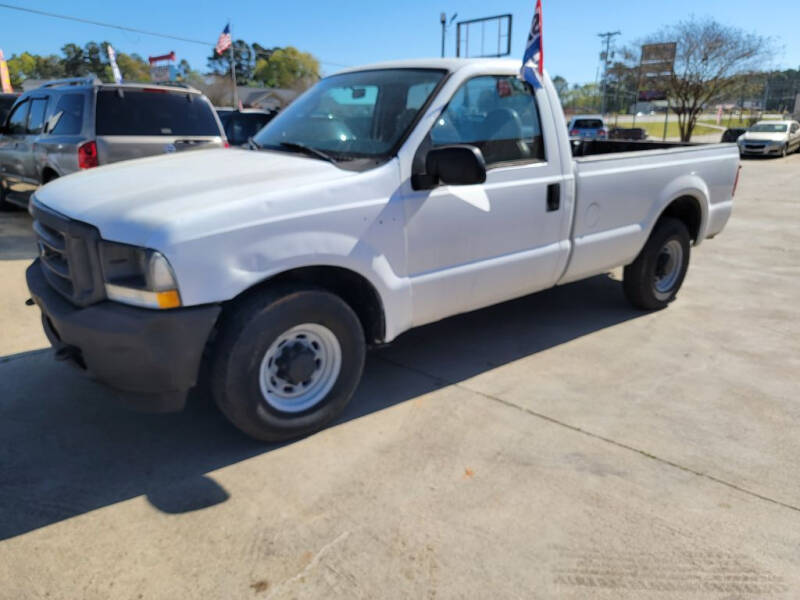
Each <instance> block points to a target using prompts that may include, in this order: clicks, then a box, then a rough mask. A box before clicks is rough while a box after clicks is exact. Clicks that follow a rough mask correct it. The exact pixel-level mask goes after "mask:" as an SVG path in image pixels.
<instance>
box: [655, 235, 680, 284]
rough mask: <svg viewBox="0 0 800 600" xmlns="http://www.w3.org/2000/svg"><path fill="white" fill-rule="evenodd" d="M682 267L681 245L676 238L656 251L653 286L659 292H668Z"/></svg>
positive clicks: (675, 281)
mask: <svg viewBox="0 0 800 600" xmlns="http://www.w3.org/2000/svg"><path fill="white" fill-rule="evenodd" d="M682 268H683V246H681V243H680V242H679V241H678V240H670V241H668V242H667V243H666V244H664V247H663V248H662V249H661V252H659V253H658V258H656V269H655V274H654V276H653V287H654V288H655V290H656V292H657V293H659V294H669V293H670V292H671V291H672V289H673V288H674V287H675V284H676V283H677V281H678V278H679V277H680V275H681V269H682Z"/></svg>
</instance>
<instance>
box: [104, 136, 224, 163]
mask: <svg viewBox="0 0 800 600" xmlns="http://www.w3.org/2000/svg"><path fill="white" fill-rule="evenodd" d="M222 146H223V141H222V138H221V137H220V136H205V137H202V136H194V137H177V136H139V135H102V136H98V137H97V157H98V159H99V161H100V164H101V165H107V164H109V163H114V162H119V161H121V160H132V159H134V158H144V157H145V156H156V155H158V154H172V153H174V152H183V151H186V150H197V149H201V148H222Z"/></svg>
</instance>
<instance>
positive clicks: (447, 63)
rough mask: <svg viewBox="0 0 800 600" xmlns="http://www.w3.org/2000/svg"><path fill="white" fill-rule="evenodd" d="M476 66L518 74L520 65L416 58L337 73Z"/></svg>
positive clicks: (516, 62) (502, 60)
mask: <svg viewBox="0 0 800 600" xmlns="http://www.w3.org/2000/svg"><path fill="white" fill-rule="evenodd" d="M478 65H481V66H486V67H493V68H495V69H497V72H498V74H513V73H518V72H519V70H520V66H521V63H520V61H519V60H513V59H507V58H416V59H410V60H392V61H385V62H379V63H373V64H370V65H364V66H360V67H353V68H350V69H344V70H342V71H339V73H353V72H357V71H374V70H379V69H439V70H442V71H448V72H450V73H455V72H456V71H460V70H461V69H464V68H467V67H474V66H478Z"/></svg>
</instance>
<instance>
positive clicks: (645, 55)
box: [639, 42, 678, 102]
mask: <svg viewBox="0 0 800 600" xmlns="http://www.w3.org/2000/svg"><path fill="white" fill-rule="evenodd" d="M677 50H678V44H677V43H675V42H669V43H666V44H645V45H644V46H642V59H641V61H640V63H639V101H640V102H653V101H655V100H666V99H667V84H668V82H669V78H670V77H671V76H672V71H673V68H674V67H675V55H676V54H677Z"/></svg>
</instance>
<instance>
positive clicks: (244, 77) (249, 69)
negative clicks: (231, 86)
mask: <svg viewBox="0 0 800 600" xmlns="http://www.w3.org/2000/svg"><path fill="white" fill-rule="evenodd" d="M233 57H234V61H235V63H236V67H235V69H236V85H247V84H248V83H250V81H251V80H252V79H253V67H254V66H255V61H254V60H253V49H252V48H251V47H250V45H249V44H248V43H247V42H245V41H244V40H236V41H235V42H233ZM208 68H209V69H210V71H211V72H210V74H211V75H221V76H223V77H227V76H229V75H230V72H231V51H230V49H228V50H226V51H225V52H223V53H222V54H221V55H220V54H217V51H216V50H214V54H212V55H211V56H209V57H208Z"/></svg>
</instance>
